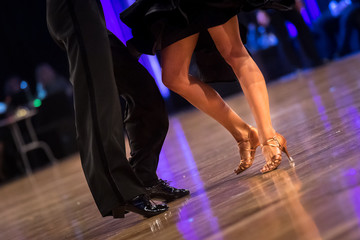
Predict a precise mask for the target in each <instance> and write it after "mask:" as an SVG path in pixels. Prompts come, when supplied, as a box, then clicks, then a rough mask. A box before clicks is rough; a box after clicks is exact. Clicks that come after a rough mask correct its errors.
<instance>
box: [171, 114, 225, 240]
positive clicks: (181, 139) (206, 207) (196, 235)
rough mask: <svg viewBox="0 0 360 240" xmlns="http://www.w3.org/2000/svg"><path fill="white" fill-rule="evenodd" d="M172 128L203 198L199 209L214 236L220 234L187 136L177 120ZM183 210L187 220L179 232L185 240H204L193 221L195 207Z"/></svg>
mask: <svg viewBox="0 0 360 240" xmlns="http://www.w3.org/2000/svg"><path fill="white" fill-rule="evenodd" d="M172 126H173V128H174V130H175V133H176V137H177V140H178V143H179V145H180V148H181V152H182V153H183V154H184V158H185V161H186V164H187V168H188V169H189V171H190V176H191V178H192V180H193V182H194V185H195V186H196V187H198V188H199V189H198V191H197V194H198V196H199V197H200V198H201V200H200V202H201V205H198V207H201V208H202V212H203V213H204V214H206V217H207V219H208V222H207V224H209V225H210V226H208V227H210V229H211V230H212V234H216V233H219V232H220V229H219V224H218V220H217V217H215V216H214V214H213V212H212V208H211V205H210V201H209V198H208V196H207V194H206V191H205V187H204V183H203V181H202V180H201V178H200V174H199V171H198V169H197V165H196V162H195V160H194V157H193V155H192V152H191V148H190V146H189V143H188V141H187V139H186V136H185V133H184V131H183V129H182V126H181V123H180V122H179V121H178V120H177V119H172ZM181 210H182V211H181V217H182V218H183V219H186V220H183V221H179V222H178V223H177V227H178V229H179V231H180V232H181V233H182V234H183V237H184V239H191V240H193V239H202V238H201V237H200V232H199V231H198V229H200V228H199V227H197V226H196V224H199V223H197V222H196V221H193V220H194V219H193V217H192V216H191V215H190V214H191V212H192V211H193V207H191V206H184V207H183V208H182V209H181ZM201 224H202V227H203V223H201ZM218 239H222V238H221V237H218Z"/></svg>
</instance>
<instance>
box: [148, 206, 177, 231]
mask: <svg viewBox="0 0 360 240" xmlns="http://www.w3.org/2000/svg"><path fill="white" fill-rule="evenodd" d="M171 217H172V212H171V211H170V210H169V211H167V212H166V213H164V214H163V215H161V217H157V218H156V219H155V220H153V221H152V222H151V223H149V227H150V230H151V232H153V233H155V232H158V231H160V230H162V229H164V228H165V227H166V226H168V224H169V220H170V219H171Z"/></svg>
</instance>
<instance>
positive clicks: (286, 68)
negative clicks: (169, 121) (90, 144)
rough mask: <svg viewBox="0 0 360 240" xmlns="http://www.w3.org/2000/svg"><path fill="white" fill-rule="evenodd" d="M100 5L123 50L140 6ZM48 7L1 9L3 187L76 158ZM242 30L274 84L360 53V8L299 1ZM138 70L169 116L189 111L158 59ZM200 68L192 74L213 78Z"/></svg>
mask: <svg viewBox="0 0 360 240" xmlns="http://www.w3.org/2000/svg"><path fill="white" fill-rule="evenodd" d="M101 2H102V5H103V8H104V12H105V16H106V22H107V26H108V29H109V30H110V31H112V32H113V33H114V34H115V35H117V36H118V37H119V38H120V39H121V40H122V41H123V42H124V43H125V42H126V40H128V39H129V38H131V32H130V31H129V29H128V28H127V27H126V26H125V25H123V24H122V23H121V22H120V20H119V18H118V15H119V13H120V12H121V11H122V10H124V9H125V8H126V7H128V6H129V5H130V4H132V2H134V1H133V0H101ZM45 7H46V6H45V0H34V1H26V0H17V1H6V2H4V3H2V6H1V8H0V18H1V21H0V36H1V37H0V184H4V183H6V182H9V181H11V180H13V179H16V178H18V177H20V176H23V175H24V174H26V173H29V169H31V170H36V169H41V168H43V167H45V166H47V165H48V164H49V163H50V162H51V161H49V160H51V159H50V158H52V156H51V155H52V154H53V155H54V158H53V160H54V159H57V160H61V159H64V158H66V157H67V156H69V155H71V154H74V153H76V152H77V147H76V140H75V138H76V133H75V125H74V113H73V106H72V87H71V84H70V83H69V81H68V79H69V72H68V64H67V57H66V54H65V52H64V51H63V50H61V49H60V48H59V47H58V46H57V45H56V44H55V43H54V42H53V41H52V39H51V37H50V35H49V33H48V31H47V27H46V14H45ZM239 22H240V24H241V25H242V26H241V31H247V35H246V39H247V43H246V46H247V48H248V49H249V51H250V52H251V54H252V56H253V58H254V59H255V61H256V62H257V64H258V65H259V67H260V69H261V70H262V72H263V73H264V76H265V78H266V81H268V82H270V81H274V80H276V79H279V78H281V77H282V76H285V75H288V74H293V73H296V72H299V71H304V70H305V71H306V70H308V69H312V68H315V67H318V66H321V65H323V64H326V63H327V62H330V61H334V60H337V59H340V58H342V57H344V56H346V55H348V54H355V53H356V52H358V51H359V50H360V34H359V32H360V0H352V1H351V0H336V1H328V0H299V1H296V7H295V8H294V9H293V10H290V11H288V12H276V11H271V10H266V11H262V10H261V11H257V12H253V13H246V14H245V13H242V14H240V15H239ZM245 29H246V30H245ZM209 54H210V53H207V52H202V53H200V54H198V55H196V56H195V57H194V62H196V59H197V60H199V61H198V62H204V61H201V60H202V59H207V60H208V61H207V62H206V63H207V64H208V66H204V67H205V68H207V69H210V68H212V65H211V64H217V62H214V63H212V62H211V61H209V60H211V59H214V58H216V57H219V56H213V55H209ZM140 62H141V63H142V64H143V65H144V66H145V67H146V68H147V69H148V70H149V72H150V73H151V74H152V75H153V76H154V78H155V79H156V81H157V83H158V86H159V88H160V91H161V93H162V95H163V97H164V99H165V101H166V104H167V108H168V111H169V113H170V114H173V113H176V112H177V111H180V110H184V109H188V108H191V106H190V105H189V104H188V103H187V102H186V101H185V100H183V99H182V98H180V97H179V96H177V95H176V94H174V93H172V92H170V91H169V90H168V89H166V88H165V87H164V86H163V85H162V83H161V79H160V76H161V69H160V66H159V62H158V58H157V56H142V57H141V59H140ZM197 66H199V65H196V64H193V65H192V66H191V73H192V74H194V75H198V76H199V77H209V76H203V75H201V74H200V73H199V71H198V68H197ZM209 66H210V67H209ZM221 67H224V66H217V68H216V69H221ZM225 67H226V66H225ZM199 68H200V66H199ZM209 75H210V76H211V77H212V78H222V79H225V81H229V82H226V83H214V84H212V85H213V86H214V88H215V89H216V90H217V91H219V93H220V94H221V95H222V96H224V97H226V96H229V95H231V94H235V93H239V92H240V91H241V89H240V87H239V85H238V84H237V83H236V82H231V81H232V80H234V77H233V75H232V74H231V73H228V72H222V71H214V72H212V73H209ZM19 135H21V136H19ZM44 144H45V145H44ZM34 146H35V147H34ZM47 147H49V149H50V151H51V153H50V154H49V153H48V151H47V150H46V149H47ZM27 164H28V165H29V166H27Z"/></svg>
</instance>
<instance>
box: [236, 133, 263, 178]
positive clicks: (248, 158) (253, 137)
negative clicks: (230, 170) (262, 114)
mask: <svg viewBox="0 0 360 240" xmlns="http://www.w3.org/2000/svg"><path fill="white" fill-rule="evenodd" d="M238 146H239V152H240V157H241V160H240V163H239V166H238V167H237V168H236V169H235V170H234V172H235V173H236V174H239V173H241V172H243V171H245V170H246V169H248V168H249V167H251V165H252V163H253V161H254V158H255V152H256V148H257V147H258V146H260V142H259V136H258V133H257V130H256V128H254V127H252V126H250V131H249V134H248V137H247V139H245V140H241V141H239V142H238Z"/></svg>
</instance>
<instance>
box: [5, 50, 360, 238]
mask: <svg viewBox="0 0 360 240" xmlns="http://www.w3.org/2000/svg"><path fill="white" fill-rule="evenodd" d="M359 66H360V55H354V56H350V57H348V58H346V59H343V60H340V61H337V62H332V63H330V64H328V65H326V66H322V67H320V68H318V69H314V70H311V71H307V72H301V73H297V74H294V75H292V76H287V77H286V78H283V79H280V80H279V81H277V82H275V83H271V84H270V85H269V95H270V102H271V111H272V117H273V124H274V127H275V128H276V129H277V131H279V132H280V133H282V134H283V135H284V136H286V137H287V139H288V146H289V151H290V152H291V153H292V155H293V157H294V158H295V161H296V167H295V168H291V167H290V166H289V164H288V163H287V162H286V161H283V163H282V164H281V165H280V167H279V169H278V170H276V171H274V172H271V173H268V174H264V175H263V174H261V173H260V172H259V170H260V169H261V167H262V165H263V164H264V160H263V157H262V156H261V153H260V150H258V151H257V154H256V159H255V162H254V165H253V166H252V167H251V168H250V169H248V170H247V171H245V172H243V173H242V174H240V175H235V174H233V169H234V168H235V167H236V165H237V164H238V161H239V156H238V151H237V147H236V143H235V142H234V140H233V139H232V137H231V136H230V134H228V133H227V132H226V131H225V130H224V129H223V128H222V127H221V126H219V125H218V124H217V123H216V122H215V121H213V120H211V119H210V118H209V117H207V116H205V115H204V114H203V113H201V112H199V111H197V110H189V111H187V112H183V113H180V114H178V115H176V116H174V117H172V118H171V123H170V129H169V133H168V137H167V139H166V142H165V144H164V148H163V151H162V153H161V156H160V157H161V160H160V164H159V169H158V172H159V176H160V177H161V178H163V179H166V180H170V181H172V183H171V184H172V185H175V186H178V187H184V188H189V189H190V190H191V192H192V194H191V196H189V197H187V198H184V199H180V200H177V201H176V202H173V203H171V204H170V210H169V211H168V212H166V213H165V214H162V215H160V216H158V217H153V218H150V219H145V220H144V219H143V218H142V217H140V216H138V215H136V214H133V213H130V214H128V215H127V216H126V218H125V219H116V220H114V219H112V218H110V217H108V218H102V217H101V216H100V214H99V213H98V211H97V209H96V207H95V204H94V202H93V200H92V197H91V194H90V191H89V189H88V187H87V184H86V182H85V178H84V176H83V173H82V170H81V166H80V160H79V156H77V155H76V156H73V157H72V158H69V159H68V160H67V161H64V162H61V163H59V164H57V165H56V166H54V167H51V168H48V169H45V170H43V171H40V172H37V173H36V174H34V175H32V176H31V177H26V178H23V179H20V180H18V181H16V182H14V183H10V184H7V185H5V186H2V187H1V188H0V196H1V200H0V212H1V217H0V229H1V231H0V239H157V240H161V239H166V240H168V239H189V240H190V239H360V228H359V225H360V185H359V182H360V161H358V159H359V157H358V156H359V155H360V94H359V92H360V68H359ZM227 102H228V103H229V104H230V105H231V106H232V107H233V108H234V109H235V110H236V111H237V112H238V113H239V115H240V116H242V117H243V118H244V120H246V121H247V122H249V123H250V124H252V125H254V121H253V119H252V117H251V114H250V111H249V108H248V106H247V103H246V101H245V99H244V96H242V95H237V96H233V97H232V98H229V99H227Z"/></svg>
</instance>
